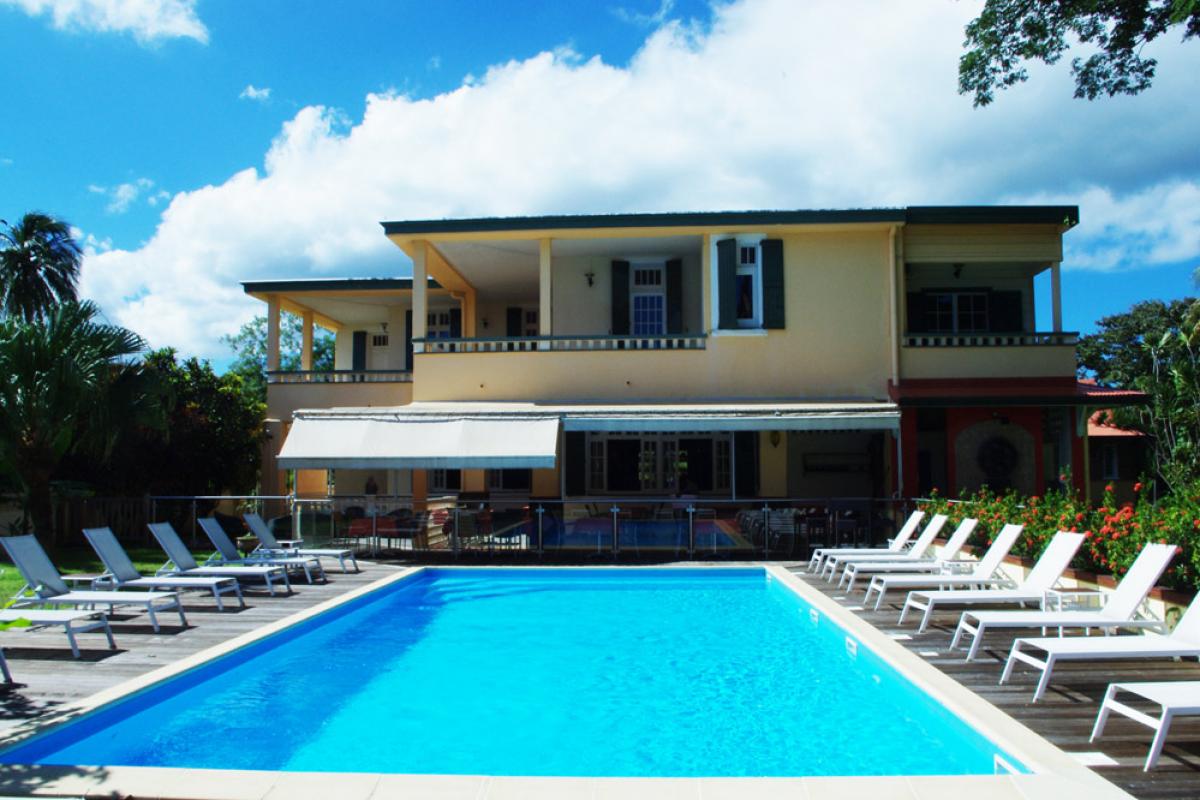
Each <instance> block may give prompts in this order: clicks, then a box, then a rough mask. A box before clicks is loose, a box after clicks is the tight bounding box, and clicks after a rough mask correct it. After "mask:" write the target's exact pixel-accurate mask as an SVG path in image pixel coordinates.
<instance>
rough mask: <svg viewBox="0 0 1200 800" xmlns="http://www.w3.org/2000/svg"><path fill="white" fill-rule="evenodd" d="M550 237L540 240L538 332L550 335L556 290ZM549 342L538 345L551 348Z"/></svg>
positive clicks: (552, 330) (544, 348)
mask: <svg viewBox="0 0 1200 800" xmlns="http://www.w3.org/2000/svg"><path fill="white" fill-rule="evenodd" d="M550 241H551V240H550V239H542V240H540V241H539V242H538V334H540V335H541V336H550V335H552V334H553V333H554V325H553V309H552V308H551V303H552V302H553V301H552V296H553V292H554V283H553V277H552V274H551V271H550ZM548 344H549V343H548V342H541V343H539V345H538V349H540V350H548V349H550V348H549V346H548Z"/></svg>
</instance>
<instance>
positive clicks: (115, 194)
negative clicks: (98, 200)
mask: <svg viewBox="0 0 1200 800" xmlns="http://www.w3.org/2000/svg"><path fill="white" fill-rule="evenodd" d="M153 187H154V181H152V180H150V179H149V178H138V179H137V180H135V181H130V182H128V183H119V184H117V185H116V186H113V187H111V188H110V187H107V186H98V185H96V184H94V183H92V184H89V185H88V187H87V188H88V191H89V192H91V193H92V194H98V195H103V196H104V197H107V198H108V205H106V206H105V207H104V210H105V211H107V212H108V213H110V214H124V213H125V212H126V211H128V210H129V207H130V206H132V205H133V204H134V202H136V201H137V199H138V198H139V197H140V196H141V195H142V194H143V193H145V192H147V191H149V190H150V189H151V188H153ZM164 194H166V192H158V194H157V195H152V196H150V197H149V198H147V202H149V203H150V205H152V206H154V205H158V200H157V198H158V196H159V195H164Z"/></svg>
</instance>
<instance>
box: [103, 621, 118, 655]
mask: <svg viewBox="0 0 1200 800" xmlns="http://www.w3.org/2000/svg"><path fill="white" fill-rule="evenodd" d="M104 635H105V636H107V637H108V649H109V650H116V649H117V640H116V639H114V638H113V635H112V626H111V625H109V624H108V617H105V618H104Z"/></svg>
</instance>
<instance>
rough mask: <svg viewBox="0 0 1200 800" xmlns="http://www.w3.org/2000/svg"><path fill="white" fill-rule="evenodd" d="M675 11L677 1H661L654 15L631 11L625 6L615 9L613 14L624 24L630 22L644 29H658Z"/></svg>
mask: <svg viewBox="0 0 1200 800" xmlns="http://www.w3.org/2000/svg"><path fill="white" fill-rule="evenodd" d="M674 9H675V0H659V4H658V9H657V10H656V11H655V12H654V13H653V14H643V13H640V12H637V11H631V10H630V9H628V8H625V7H624V6H618V7H616V8H614V9H613V10H612V11H613V14H615V15H616V17H617V19H619V20H621V21H623V22H629V23H632V24H634V25H640V26H642V27H655V28H656V27H658V26H659V25H662V24H663V23H664V22H666V21H667V18H668V17H670V16H671V12H672V11H673V10H674Z"/></svg>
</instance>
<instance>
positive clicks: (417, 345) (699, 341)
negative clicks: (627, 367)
mask: <svg viewBox="0 0 1200 800" xmlns="http://www.w3.org/2000/svg"><path fill="white" fill-rule="evenodd" d="M707 340H708V337H707V336H706V335H705V334H670V335H665V336H612V335H601V336H510V337H501V338H484V339H480V338H471V339H463V338H459V339H441V338H440V339H413V351H414V352H415V353H514V352H516V353H528V352H537V351H557V352H594V351H604V350H622V351H628V350H703V349H705V346H706V343H707Z"/></svg>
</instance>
